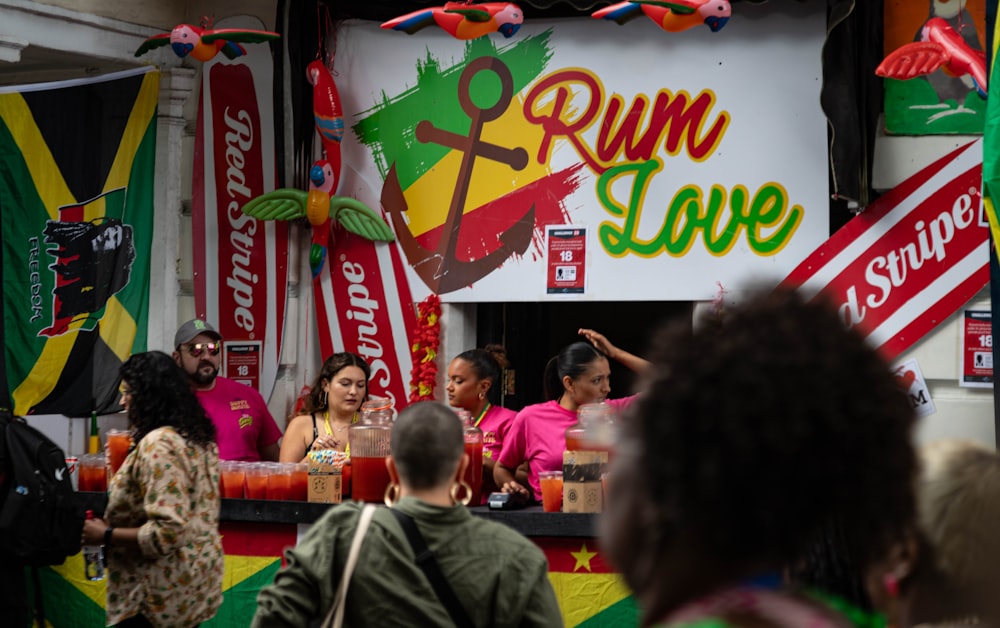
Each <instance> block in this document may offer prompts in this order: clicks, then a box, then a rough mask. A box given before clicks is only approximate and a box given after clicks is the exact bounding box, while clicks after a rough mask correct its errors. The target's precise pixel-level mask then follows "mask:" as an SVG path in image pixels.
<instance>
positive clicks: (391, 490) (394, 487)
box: [382, 484, 401, 508]
mask: <svg viewBox="0 0 1000 628" xmlns="http://www.w3.org/2000/svg"><path fill="white" fill-rule="evenodd" d="M400 490H401V489H400V488H399V484H390V485H389V486H387V487H385V495H383V496H382V501H384V502H385V505H386V506H388V507H389V508H392V505H393V504H395V503H396V501H398V500H399V491H400Z"/></svg>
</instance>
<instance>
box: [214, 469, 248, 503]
mask: <svg viewBox="0 0 1000 628" xmlns="http://www.w3.org/2000/svg"><path fill="white" fill-rule="evenodd" d="M219 467H220V474H219V479H220V483H221V484H222V496H223V497H224V498H226V499H242V498H243V497H244V486H245V485H246V467H247V463H245V462H242V461H239V460H223V461H222V462H220V463H219Z"/></svg>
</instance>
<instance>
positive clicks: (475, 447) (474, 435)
mask: <svg viewBox="0 0 1000 628" xmlns="http://www.w3.org/2000/svg"><path fill="white" fill-rule="evenodd" d="M456 412H457V414H458V418H459V419H461V421H462V426H463V428H464V431H465V453H467V454H468V455H469V466H468V467H466V468H465V476H464V478H463V479H464V480H465V483H466V484H468V485H469V486H470V487H471V488H472V497H471V499H470V500H469V506H479V505H481V504H482V502H483V431H482V430H481V429H479V428H478V427H477V426H476V423H475V420H474V419H473V418H472V413H471V412H469V411H468V410H457V411H456ZM460 497H461V496H460Z"/></svg>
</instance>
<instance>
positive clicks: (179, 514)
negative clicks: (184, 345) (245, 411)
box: [82, 351, 223, 627]
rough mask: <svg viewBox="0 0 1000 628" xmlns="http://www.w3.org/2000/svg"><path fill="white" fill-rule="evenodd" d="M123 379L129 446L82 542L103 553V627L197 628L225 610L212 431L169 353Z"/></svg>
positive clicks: (128, 365) (143, 360)
mask: <svg viewBox="0 0 1000 628" xmlns="http://www.w3.org/2000/svg"><path fill="white" fill-rule="evenodd" d="M121 378H122V384H121V394H122V400H121V403H122V405H123V406H124V407H125V411H126V413H127V414H128V417H129V422H130V424H131V428H132V442H133V445H132V448H131V450H130V451H129V454H128V456H127V457H126V458H125V462H124V463H122V466H121V468H120V469H119V470H118V472H117V473H116V474H115V476H114V478H112V480H111V482H110V484H109V488H108V491H109V496H108V508H107V511H106V512H105V514H104V518H103V519H93V520H90V521H87V522H86V524H85V526H84V529H83V539H82V540H83V542H84V543H85V544H103V545H104V546H105V556H106V558H107V562H108V569H107V571H108V584H107V596H108V597H107V616H108V617H107V620H108V624H109V625H116V626H158V627H159V626H178V627H179V626H195V625H198V624H199V623H201V622H203V621H206V620H208V619H210V618H211V617H212V616H214V615H215V611H216V609H218V607H219V605H220V604H221V603H222V570H223V558H222V542H221V539H220V537H219V489H218V487H219V452H218V447H217V446H216V443H215V426H214V425H213V424H212V422H211V421H210V420H209V419H208V418H207V417H206V416H205V413H204V411H203V410H202V408H201V405H200V404H199V403H198V400H197V399H196V398H195V396H194V394H193V393H192V392H191V389H190V386H189V385H188V382H187V379H186V378H185V376H184V373H183V372H182V371H181V370H180V368H178V366H177V365H176V364H175V363H174V361H173V360H172V359H171V358H170V356H168V355H167V354H165V353H161V352H159V351H150V352H148V353H141V354H137V355H133V356H132V357H130V358H129V359H128V360H126V362H125V363H124V364H123V365H122V367H121Z"/></svg>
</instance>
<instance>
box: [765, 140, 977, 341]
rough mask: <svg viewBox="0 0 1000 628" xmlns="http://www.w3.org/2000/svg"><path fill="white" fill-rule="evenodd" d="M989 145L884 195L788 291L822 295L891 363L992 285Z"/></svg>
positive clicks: (961, 152) (956, 155) (958, 154)
mask: <svg viewBox="0 0 1000 628" xmlns="http://www.w3.org/2000/svg"><path fill="white" fill-rule="evenodd" d="M982 156H983V146H982V140H978V141H975V142H972V143H970V144H968V145H966V146H963V147H961V148H959V149H957V150H955V151H953V152H952V153H950V154H948V155H946V156H945V157H942V158H941V159H939V160H938V161H936V162H934V163H933V164H931V165H930V166H928V167H926V168H925V169H923V170H921V171H920V172H918V173H917V174H915V175H913V176H912V177H910V178H909V179H907V180H906V181H904V182H903V183H901V184H900V185H899V186H897V187H896V188H894V189H892V190H891V191H890V192H888V193H887V194H885V195H884V196H883V197H881V198H880V199H879V200H878V201H876V202H875V203H873V204H872V205H871V206H870V207H868V208H867V209H866V210H865V211H864V212H863V213H861V214H859V215H858V216H857V217H855V218H853V219H852V220H851V221H850V222H848V223H847V225H845V226H844V227H843V228H842V229H840V230H839V231H837V233H835V234H834V235H833V236H832V237H831V238H830V239H829V240H827V241H826V242H825V243H824V244H823V245H822V246H821V247H819V248H818V249H816V251H815V252H813V253H812V254H811V255H810V256H809V257H807V258H806V259H805V260H804V261H803V262H802V263H801V264H800V265H799V266H798V267H797V268H796V269H795V270H793V271H792V272H791V273H790V274H789V275H788V277H787V278H785V280H784V281H783V282H782V286H784V287H789V288H801V289H802V290H803V291H805V292H806V293H807V294H810V295H815V294H818V293H822V294H823V295H825V296H827V297H829V298H831V299H832V300H833V301H834V302H835V303H837V304H838V305H839V306H840V313H841V316H842V317H843V319H844V322H845V323H846V324H847V325H848V326H851V327H856V328H857V329H858V330H860V331H861V332H862V334H863V335H864V336H865V337H866V338H867V340H868V341H869V343H870V344H871V345H872V346H874V347H877V348H878V349H879V350H880V351H881V353H882V354H883V355H884V356H885V357H886V359H889V360H891V359H893V358H895V357H896V356H898V355H899V354H901V353H902V352H903V351H905V350H906V349H908V348H909V347H911V346H912V345H913V344H914V343H916V342H917V341H918V340H920V339H921V338H922V337H923V336H924V335H926V334H927V333H928V332H930V331H931V330H932V329H934V327H936V326H937V325H938V324H939V323H941V322H942V321H943V320H944V319H946V318H947V317H949V316H951V315H952V314H954V313H955V312H956V311H958V309H959V308H961V307H962V306H963V305H964V304H965V303H967V302H968V301H969V299H971V298H972V297H974V296H975V295H976V293H978V292H979V291H980V290H982V288H983V286H985V285H986V283H987V282H988V281H989V229H988V226H987V224H986V222H985V221H984V220H983V218H982V210H981V207H982V196H981V193H980V186H981V182H982V181H981V180H982Z"/></svg>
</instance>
